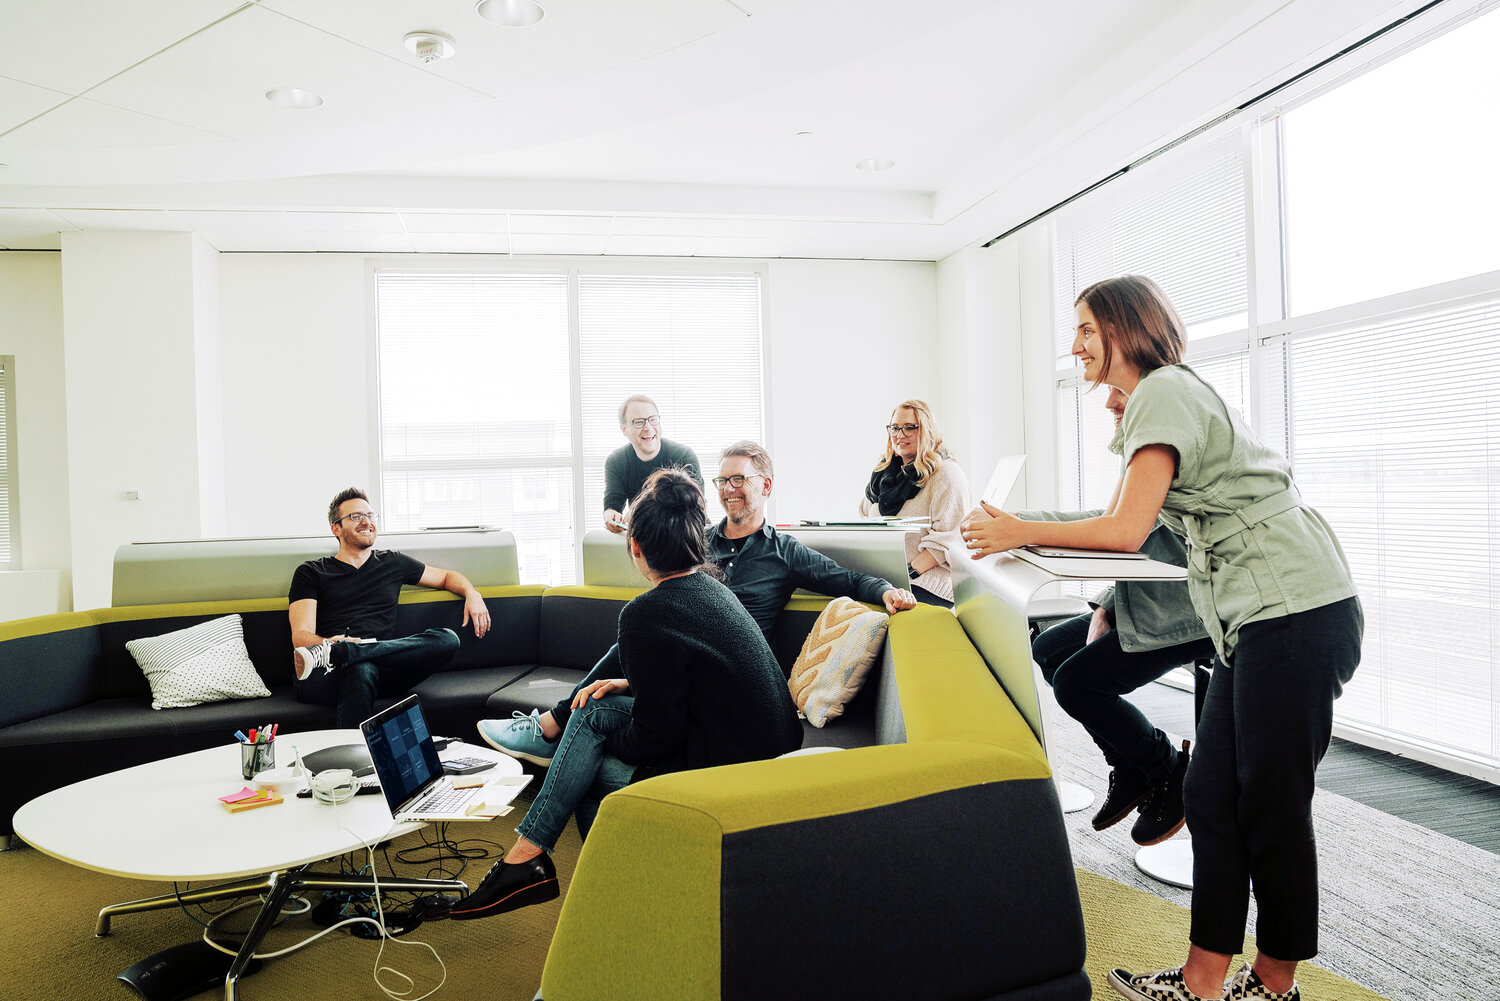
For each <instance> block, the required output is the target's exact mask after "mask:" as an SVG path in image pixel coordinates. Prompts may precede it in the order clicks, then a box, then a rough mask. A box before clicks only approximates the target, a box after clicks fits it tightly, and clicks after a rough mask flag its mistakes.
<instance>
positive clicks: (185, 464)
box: [62, 232, 216, 608]
mask: <svg viewBox="0 0 1500 1001" xmlns="http://www.w3.org/2000/svg"><path fill="white" fill-rule="evenodd" d="M199 243H200V241H199V239H198V238H197V237H195V236H193V235H192V234H189V233H142V232H79V233H64V234H63V261H62V276H63V288H62V292H63V295H62V298H63V344H62V347H63V364H64V370H65V379H66V395H67V428H68V448H67V451H68V497H69V504H70V507H71V510H72V518H71V523H70V529H71V538H72V556H73V559H72V571H73V603H74V607H75V608H94V607H98V606H102V605H108V604H109V598H110V583H111V577H112V572H113V558H114V551H115V549H116V548H117V547H118V546H120V545H121V544H123V543H127V542H139V541H149V540H159V539H191V538H197V537H198V536H199V534H200V531H201V526H202V522H203V510H204V498H203V494H202V492H201V487H202V481H201V479H200V476H199V454H200V449H199V437H198V420H199V398H200V395H206V396H212V395H213V394H214V392H215V389H216V387H214V386H213V385H211V384H210V383H209V382H204V383H202V384H200V383H199V380H198V374H199V370H198V362H197V357H198V344H197V340H198V334H197V332H196V329H195V321H196V319H197V317H198V314H199V306H198V302H199V297H200V294H208V293H209V292H211V289H212V285H213V282H212V278H211V276H207V275H201V276H200V275H199V274H198V272H197V269H198V268H199V267H203V266H207V265H208V264H210V263H213V259H212V258H211V257H206V256H204V255H202V254H201V253H200V252H199V250H198V249H197V248H198V245H199ZM200 282H201V283H202V286H203V288H202V290H200V287H199V284H200ZM209 406H210V407H211V406H212V404H209ZM130 491H137V492H139V495H140V496H139V499H129V498H128V497H127V494H128V493H129V492H130Z"/></svg>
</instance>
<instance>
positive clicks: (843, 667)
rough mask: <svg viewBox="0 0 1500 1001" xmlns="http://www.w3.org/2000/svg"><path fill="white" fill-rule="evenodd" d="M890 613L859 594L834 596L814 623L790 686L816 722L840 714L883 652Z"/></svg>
mask: <svg viewBox="0 0 1500 1001" xmlns="http://www.w3.org/2000/svg"><path fill="white" fill-rule="evenodd" d="M887 618H888V616H887V615H886V614H885V613H884V612H876V611H871V610H870V609H869V608H867V607H865V606H864V605H862V604H860V603H859V602H857V601H855V600H854V599H853V598H834V599H833V600H832V601H830V602H829V603H828V607H827V608H825V609H823V614H821V615H819V616H818V621H816V622H814V623H813V627H812V632H810V633H808V634H807V639H806V640H804V641H803V643H802V652H801V653H799V654H798V655H797V661H796V663H794V664H793V665H792V674H791V678H790V680H789V681H788V687H789V688H790V690H791V693H792V701H793V702H795V703H796V704H797V710H798V711H799V712H800V713H801V714H802V715H803V716H805V717H806V718H807V720H808V721H809V722H811V723H812V725H813V726H816V727H821V726H823V725H824V724H826V723H827V722H828V721H829V720H831V719H833V718H834V717H836V716H839V715H840V714H842V713H843V711H844V706H845V705H846V704H848V702H849V700H850V699H852V698H854V696H855V695H858V694H859V689H860V686H862V685H863V684H864V683H865V677H866V675H868V674H869V673H870V668H871V667H873V666H874V664H875V658H877V657H879V656H880V648H881V645H882V644H884V643H885V626H886V620H887Z"/></svg>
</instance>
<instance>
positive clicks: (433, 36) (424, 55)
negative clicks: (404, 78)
mask: <svg viewBox="0 0 1500 1001" xmlns="http://www.w3.org/2000/svg"><path fill="white" fill-rule="evenodd" d="M402 41H403V42H405V43H406V49H407V51H408V52H410V53H411V54H412V55H414V56H416V57H417V58H418V59H420V60H422V61H423V62H424V63H435V62H437V61H438V60H439V59H451V58H452V57H453V55H454V53H456V52H457V51H458V43H457V42H455V41H453V39H451V38H449V37H448V36H447V35H445V34H443V33H442V32H441V31H411V32H408V33H407V35H406V37H405V38H403V39H402Z"/></svg>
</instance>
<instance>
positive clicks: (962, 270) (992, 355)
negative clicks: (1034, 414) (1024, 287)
mask: <svg viewBox="0 0 1500 1001" xmlns="http://www.w3.org/2000/svg"><path fill="white" fill-rule="evenodd" d="M1017 267H1018V262H1017V259H1016V254H1015V251H1014V247H1013V246H1007V245H1004V244H1002V245H1001V246H999V247H996V248H993V249H990V250H984V249H981V248H977V247H976V248H970V249H967V250H962V251H959V252H958V253H956V254H952V255H949V256H948V257H946V258H944V259H943V260H942V261H940V262H939V263H938V346H939V355H940V357H941V358H942V373H941V377H942V397H943V400H944V401H945V404H946V411H945V413H944V414H943V415H942V419H943V425H944V427H945V428H946V429H947V430H948V436H949V438H950V440H951V442H952V446H953V448H954V449H955V452H956V454H957V455H958V457H959V461H960V463H961V464H962V465H963V466H964V468H965V469H966V470H967V471H968V472H969V478H970V480H971V481H973V486H974V492H975V494H976V500H977V495H978V494H979V493H980V492H981V491H983V490H984V487H985V484H986V483H988V482H989V478H990V473H991V472H992V471H993V470H994V468H995V463H996V462H997V461H999V459H1000V457H1001V456H1002V455H1014V454H1017V453H1021V452H1025V451H1026V450H1027V449H1026V441H1025V436H1024V428H1023V424H1022V415H1023V413H1024V406H1025V400H1026V384H1025V378H1024V375H1025V372H1024V367H1023V365H1022V361H1021V359H1022V334H1023V327H1022V323H1021V314H1020V305H1019V299H1018V298H1017V296H1016V274H1017ZM1031 468H1032V460H1031V459H1030V458H1028V459H1027V464H1026V467H1025V470H1024V471H1023V479H1022V480H1021V482H1020V484H1018V486H1017V490H1016V491H1015V492H1014V493H1013V494H1012V495H1011V496H1012V498H1013V499H1014V498H1019V497H1022V496H1024V495H1025V482H1026V481H1025V479H1024V477H1025V473H1026V472H1029V471H1030V470H1031Z"/></svg>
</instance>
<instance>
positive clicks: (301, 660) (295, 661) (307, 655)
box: [292, 640, 333, 681]
mask: <svg viewBox="0 0 1500 1001" xmlns="http://www.w3.org/2000/svg"><path fill="white" fill-rule="evenodd" d="M332 646H333V644H331V643H329V642H328V641H327V640H324V641H323V642H321V643H314V644H313V645H312V646H299V647H297V649H295V650H293V651H292V670H294V671H296V672H297V680H298V681H306V680H307V679H308V677H309V676H310V675H311V674H312V673H313V671H315V670H316V669H317V668H320V667H321V668H322V669H323V670H325V671H332V670H333V662H332V661H331V660H329V657H328V654H329V650H330V648H331V647H332Z"/></svg>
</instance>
